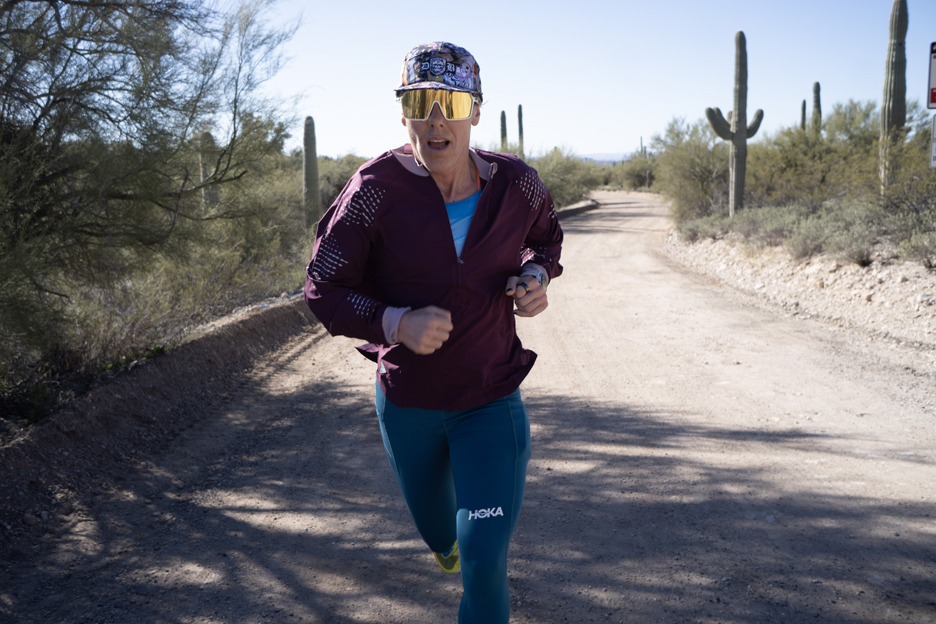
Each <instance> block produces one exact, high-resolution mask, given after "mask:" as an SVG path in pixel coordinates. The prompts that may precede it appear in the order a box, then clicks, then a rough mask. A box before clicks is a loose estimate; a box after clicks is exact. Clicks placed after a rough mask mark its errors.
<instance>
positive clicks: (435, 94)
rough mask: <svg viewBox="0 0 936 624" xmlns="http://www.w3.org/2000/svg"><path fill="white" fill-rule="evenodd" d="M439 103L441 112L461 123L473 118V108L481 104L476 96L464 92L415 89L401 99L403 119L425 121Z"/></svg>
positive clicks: (404, 93)
mask: <svg viewBox="0 0 936 624" xmlns="http://www.w3.org/2000/svg"><path fill="white" fill-rule="evenodd" d="M436 102H438V103H439V110H441V111H442V115H444V116H445V118H446V119H448V120H449V121H459V120H462V119H468V118H469V117H471V106H472V104H474V103H475V102H478V103H480V102H481V100H479V99H478V98H477V97H476V96H474V95H472V94H471V93H465V92H464V91H448V90H447V89H414V90H412V91H404V92H403V95H402V96H401V97H400V103H401V104H403V117H405V118H406V119H409V120H411V121H425V120H427V119H429V113H430V112H432V105H433V104H435V103H436Z"/></svg>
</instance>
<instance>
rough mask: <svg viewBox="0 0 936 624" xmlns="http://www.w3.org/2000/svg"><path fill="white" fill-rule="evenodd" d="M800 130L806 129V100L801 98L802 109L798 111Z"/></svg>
mask: <svg viewBox="0 0 936 624" xmlns="http://www.w3.org/2000/svg"><path fill="white" fill-rule="evenodd" d="M799 127H800V130H802V131H803V132H805V131H806V100H803V109H802V110H801V111H800V122H799Z"/></svg>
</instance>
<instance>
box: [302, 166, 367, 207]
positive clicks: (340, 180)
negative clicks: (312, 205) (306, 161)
mask: <svg viewBox="0 0 936 624" xmlns="http://www.w3.org/2000/svg"><path fill="white" fill-rule="evenodd" d="M368 160H369V159H367V158H361V157H360V156H355V155H354V154H346V155H344V156H342V157H341V158H337V159H336V158H329V157H328V156H319V157H318V170H319V192H320V193H321V196H322V208H323V209H324V210H328V208H329V207H330V206H331V205H332V203H333V202H334V201H335V199H336V198H337V197H338V194H339V193H341V189H343V188H344V185H345V184H347V183H348V180H350V179H351V176H353V175H354V172H355V171H357V170H358V168H359V167H360V166H361V165H363V164H364V163H366V162H367V161H368ZM299 161H300V162H301V161H302V154H301V153H300V154H299Z"/></svg>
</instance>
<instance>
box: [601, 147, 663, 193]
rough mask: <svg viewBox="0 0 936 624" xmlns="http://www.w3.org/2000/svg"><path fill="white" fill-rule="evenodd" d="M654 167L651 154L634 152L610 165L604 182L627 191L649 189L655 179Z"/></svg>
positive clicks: (654, 160) (653, 158)
mask: <svg viewBox="0 0 936 624" xmlns="http://www.w3.org/2000/svg"><path fill="white" fill-rule="evenodd" d="M656 169H657V161H656V158H655V157H654V156H653V155H649V156H647V155H644V154H634V155H632V156H631V157H630V158H629V159H627V160H625V161H624V162H620V163H615V164H614V165H613V166H612V167H610V169H609V171H608V172H607V175H606V180H605V184H607V185H609V186H612V187H617V188H623V189H626V190H629V191H636V190H641V189H643V190H649V189H650V188H651V187H652V186H653V183H654V181H655V180H656V177H657V174H656Z"/></svg>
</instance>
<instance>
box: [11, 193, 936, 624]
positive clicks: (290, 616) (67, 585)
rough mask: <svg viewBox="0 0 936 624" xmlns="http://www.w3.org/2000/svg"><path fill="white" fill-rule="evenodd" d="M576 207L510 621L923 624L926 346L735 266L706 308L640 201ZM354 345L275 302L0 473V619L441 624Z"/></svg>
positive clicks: (546, 324)
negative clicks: (793, 295) (786, 294)
mask: <svg viewBox="0 0 936 624" xmlns="http://www.w3.org/2000/svg"><path fill="white" fill-rule="evenodd" d="M596 198H597V199H598V201H599V202H601V203H602V207H601V208H599V209H596V210H590V211H587V212H583V213H581V214H577V215H574V216H573V217H571V218H566V219H565V220H564V221H563V227H564V230H565V232H566V243H565V245H564V250H563V265H564V266H565V273H564V275H563V276H562V277H561V278H559V279H557V280H555V281H554V282H553V283H552V284H551V285H550V290H549V296H550V307H549V309H548V310H547V311H546V313H544V314H543V315H541V316H539V317H537V318H535V319H522V320H521V321H520V322H519V331H520V333H521V337H522V339H523V341H524V344H525V345H526V346H528V347H529V348H532V349H534V350H535V351H536V352H537V353H538V354H539V359H538V360H537V365H536V367H535V368H534V370H533V372H532V373H531V375H530V377H529V378H528V379H527V380H526V381H525V382H524V385H523V387H522V391H523V394H524V399H525V401H526V403H527V406H528V409H529V412H530V417H531V423H532V431H533V459H532V460H531V462H530V466H529V471H528V484H527V491H526V498H525V501H524V509H523V512H522V514H521V517H520V522H519V524H518V528H517V531H516V534H515V537H514V541H513V544H512V547H511V558H510V584H511V597H512V607H511V608H512V621H516V622H521V621H522V622H541V623H544V624H545V623H550V624H552V623H555V622H576V623H578V622H619V623H620V622H649V621H664V622H705V623H709V622H711V623H714V622H737V623H754V622H765V621H792V622H803V621H820V622H833V623H838V622H841V623H844V622H858V623H861V624H889V623H891V622H894V623H896V622H907V621H912V622H936V604H934V599H933V596H936V546H934V545H936V529H934V526H936V524H934V521H933V519H934V518H936V499H934V493H933V488H932V483H933V482H936V470H934V465H936V456H934V451H933V449H934V448H936V428H934V427H933V424H934V423H933V418H934V416H933V414H934V412H936V410H934V404H933V401H934V391H933V388H934V387H936V373H934V370H933V369H934V367H933V365H932V359H931V356H932V350H931V345H932V343H931V342H927V341H926V338H927V337H928V336H930V335H931V334H926V333H925V331H924V332H923V333H922V334H919V333H915V334H912V335H910V334H907V335H904V334H898V333H897V331H896V328H897V324H896V322H894V321H890V320H888V321H875V323H878V322H880V323H883V324H885V325H887V326H888V327H891V326H892V325H893V328H894V330H893V331H886V332H881V333H879V334H877V333H874V332H870V333H869V332H867V331H865V330H863V329H859V328H857V326H854V327H853V326H852V325H851V324H849V323H846V322H844V321H831V322H830V321H825V320H822V319H823V318H825V316H828V318H833V319H834V318H835V317H839V318H845V316H844V314H843V313H834V314H831V315H830V314H829V313H828V309H829V308H828V306H826V307H823V306H824V305H825V304H819V303H817V304H813V303H811V301H813V299H811V298H810V297H811V296H812V294H814V293H807V294H809V296H810V297H807V295H802V294H801V295H798V297H799V298H798V299H797V301H799V306H797V307H796V308H794V309H790V306H789V305H785V304H784V303H783V301H785V300H786V299H784V298H781V297H780V296H779V294H777V295H773V298H771V295H770V293H773V292H775V291H776V292H777V293H779V292H780V288H781V286H780V284H781V282H784V283H786V282H785V281H784V280H786V281H788V282H790V283H795V281H796V280H797V279H800V278H799V273H800V272H801V271H802V269H801V268H797V267H790V270H791V273H790V274H783V275H781V274H779V273H778V274H777V277H775V278H773V279H775V281H776V284H773V283H771V282H770V281H769V280H768V279H766V278H764V277H763V275H764V273H763V272H764V271H769V270H773V269H768V268H767V267H766V266H765V267H764V268H761V269H755V268H754V267H755V266H756V265H757V262H758V260H757V257H756V256H753V257H748V256H746V255H743V254H741V255H739V256H738V257H737V258H736V259H733V260H732V262H734V263H735V264H733V265H728V266H730V267H731V271H735V272H739V273H738V275H750V276H757V277H751V278H750V279H751V280H757V281H756V282H755V283H754V288H753V290H752V291H751V292H750V293H749V292H746V291H745V290H744V288H743V287H742V288H741V289H739V288H736V287H735V286H734V285H731V286H729V285H728V283H729V282H727V281H726V280H725V279H723V278H721V277H715V276H718V275H720V274H719V269H718V267H720V266H721V265H722V264H723V263H725V264H726V265H727V259H728V258H732V257H733V256H731V254H733V253H736V252H735V251H731V250H730V249H728V248H727V247H726V248H725V249H723V250H721V251H718V252H712V251H711V250H709V251H710V255H709V256H702V255H699V256H696V255H693V254H695V253H696V252H697V251H698V250H699V249H702V248H681V247H680V246H678V245H677V244H676V243H675V242H674V241H669V242H668V241H667V232H668V231H669V224H668V221H667V219H666V216H665V215H666V209H665V206H664V205H663V204H662V203H661V202H660V200H659V198H657V197H655V196H652V195H644V194H627V193H608V194H598V195H596ZM664 249H666V253H664V252H663V250H664ZM699 253H700V254H701V252H699ZM738 253H740V252H738ZM719 254H721V255H719ZM704 257H708V258H709V260H704ZM711 258H714V260H712V259H711ZM680 262H687V263H688V264H689V265H690V266H692V267H693V268H694V269H695V271H688V270H687V269H686V268H685V266H684V265H682V264H680ZM705 267H710V268H711V271H712V273H711V276H710V275H706V274H705V270H707V269H705ZM700 270H702V272H699V271H700ZM887 270H888V271H892V272H895V274H896V271H897V270H898V269H897V268H896V267H890V268H888V269H887ZM726 271H727V273H728V274H731V271H729V270H728V269H726V270H725V271H723V272H726ZM757 271H760V273H758V272H757ZM880 272H881V271H880V270H878V271H877V273H878V275H877V277H875V279H877V278H878V277H880V275H879V274H880ZM832 274H834V275H836V276H837V277H836V281H838V280H841V285H842V288H843V289H844V288H845V287H846V286H845V285H846V284H847V283H848V282H847V280H845V278H844V277H842V276H845V275H847V274H848V272H847V271H846V270H845V267H839V268H837V269H836V270H835V271H834V272H833V273H832ZM745 279H746V280H747V279H748V278H747V277H745ZM849 279H851V278H850V277H849ZM914 279H915V278H914ZM921 279H922V278H921ZM911 281H912V280H911V278H909V277H908V279H907V281H906V282H901V281H899V277H898V278H897V281H896V282H895V283H896V284H906V283H907V282H911ZM761 282H763V283H764V286H763V287H760V288H758V287H757V284H760V283H761ZM885 283H889V282H888V278H887V277H886V276H885V277H884V281H883V282H879V283H878V286H876V289H877V290H875V292H884V288H883V286H881V284H885ZM913 283H914V284H917V283H918V282H913ZM919 283H920V284H922V283H923V282H919ZM834 284H835V282H833V287H834ZM791 288H792V287H791ZM923 288H924V286H920V287H919V288H918V290H920V289H923ZM925 288H929V286H925ZM773 289H775V290H773ZM822 290H825V289H822ZM764 292H766V293H767V295H765V294H763V293H764ZM918 294H919V293H918ZM852 299H857V298H852ZM890 299H893V302H892V307H891V308H887V307H886V306H885V305H884V304H881V305H880V306H879V307H880V309H881V310H888V309H892V308H896V307H897V306H896V303H897V302H898V301H899V298H898V297H893V298H891V297H888V298H887V299H885V300H890ZM815 301H817V302H818V301H820V300H819V299H816V300H815ZM873 301H874V297H873V296H872V302H871V303H870V304H869V303H868V302H867V301H866V300H865V301H864V302H858V301H852V300H849V302H850V305H858V306H859V308H856V309H858V310H859V312H860V314H859V312H855V313H854V314H855V315H856V316H855V317H854V318H855V319H857V320H860V318H861V314H864V312H865V311H867V310H876V308H874V307H873V306H874V305H875V304H874V303H873ZM866 304H868V305H870V306H872V307H870V308H869V307H868V305H866ZM829 305H831V304H829ZM810 306H813V307H810ZM821 309H824V310H825V312H824V313H823V314H820V313H819V310H821ZM930 309H931V308H929V307H926V308H925V311H926V312H927V313H928V312H929V310H930ZM803 310H806V312H803ZM814 310H815V312H814ZM917 313H921V314H922V313H923V312H920V311H914V314H917ZM807 315H808V316H810V317H812V318H806V317H807ZM875 318H876V317H875ZM914 320H916V321H918V320H919V319H914ZM911 325H912V323H911ZM914 331H915V330H914ZM356 342H357V341H354V340H347V339H343V338H334V339H333V338H330V337H328V336H327V334H326V333H325V332H324V330H323V329H322V328H321V326H320V325H318V324H317V323H315V322H313V321H312V320H311V318H310V316H309V315H308V313H307V312H305V310H304V309H303V306H302V302H301V301H285V302H283V303H282V304H281V305H278V306H273V307H270V308H266V309H261V310H257V311H255V312H254V313H252V314H249V315H247V316H246V317H244V318H241V319H239V320H236V321H235V322H233V323H229V324H227V325H225V326H224V327H222V328H220V329H219V330H218V331H216V332H214V333H211V334H209V335H208V336H206V337H204V338H202V339H200V340H198V341H195V342H193V343H191V344H190V345H186V347H184V348H183V349H180V350H178V351H176V352H172V353H170V354H168V355H166V356H163V357H160V358H157V359H155V360H153V361H151V362H149V363H147V364H145V365H144V366H141V367H139V368H137V369H135V370H133V371H131V372H130V373H129V374H127V375H126V376H124V377H123V378H121V379H119V380H117V381H115V382H114V383H112V384H109V385H108V386H105V387H101V388H98V389H96V390H95V391H93V392H92V393H89V394H88V395H87V396H85V397H83V398H82V399H81V400H79V401H78V402H76V404H75V405H74V406H73V407H72V408H71V409H70V410H69V411H66V412H64V413H63V414H58V415H55V416H54V417H52V418H50V419H47V420H46V421H44V422H43V423H42V424H41V425H40V426H39V427H36V428H34V429H33V430H31V431H30V433H29V434H28V435H27V436H25V437H23V438H21V439H20V440H18V441H17V442H16V444H14V445H10V446H7V447H4V448H2V449H0V474H3V475H4V476H5V477H7V476H8V475H9V478H5V479H4V480H3V482H2V483H0V510H2V511H0V531H2V533H0V535H2V540H0V560H2V564H0V619H4V621H6V620H7V619H9V620H10V621H15V622H142V623H150V622H152V623H154V624H155V623H161V622H179V623H181V622H186V623H188V622H212V623H219V622H225V623H226V622H231V623H234V622H238V623H241V622H338V623H342V624H344V623H347V624H350V623H352V622H380V623H397V622H399V623H403V622H406V623H420V622H426V623H427V624H428V623H429V622H454V621H455V618H456V611H457V605H458V599H459V596H460V592H461V588H460V580H459V578H458V576H457V575H456V576H447V575H442V574H441V573H440V572H439V571H438V569H437V568H436V567H435V564H434V563H433V562H432V559H431V557H430V556H429V554H428V551H427V550H426V548H425V546H424V545H423V544H422V543H421V540H420V539H419V536H418V535H417V534H416V532H415V530H414V529H413V526H412V522H411V520H410V518H409V516H408V513H407V511H406V509H405V506H404V505H403V503H402V500H401V497H400V495H399V492H398V490H397V486H396V483H395V481H394V478H393V474H392V472H391V471H390V468H389V466H388V465H387V460H386V457H385V455H384V451H383V447H382V443H381V441H380V435H379V431H378V428H377V424H376V422H375V418H374V416H373V390H372V384H373V369H372V368H373V367H372V364H371V363H369V362H368V361H367V360H365V359H364V358H362V357H360V356H359V355H358V354H357V353H356V352H355V351H354V349H353V348H352V347H353V345H354V344H356ZM928 345H929V346H928ZM43 512H45V514H44V515H43Z"/></svg>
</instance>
